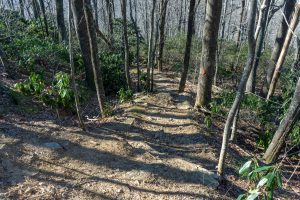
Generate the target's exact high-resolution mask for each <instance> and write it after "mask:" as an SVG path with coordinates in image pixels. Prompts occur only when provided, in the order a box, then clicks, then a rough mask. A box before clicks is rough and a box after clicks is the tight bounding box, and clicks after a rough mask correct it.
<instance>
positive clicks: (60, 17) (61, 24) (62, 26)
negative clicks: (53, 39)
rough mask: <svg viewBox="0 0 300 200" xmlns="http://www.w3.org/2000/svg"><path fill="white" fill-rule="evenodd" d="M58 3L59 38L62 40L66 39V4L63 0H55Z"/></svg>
mask: <svg viewBox="0 0 300 200" xmlns="http://www.w3.org/2000/svg"><path fill="white" fill-rule="evenodd" d="M55 3H56V4H55V5H56V23H57V28H58V38H59V41H60V42H65V41H66V39H67V38H66V37H67V34H66V27H65V19H64V4H63V1H62V0H55Z"/></svg>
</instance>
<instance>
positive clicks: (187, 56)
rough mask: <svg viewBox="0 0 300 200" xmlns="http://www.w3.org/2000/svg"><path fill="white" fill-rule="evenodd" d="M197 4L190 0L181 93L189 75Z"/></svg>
mask: <svg viewBox="0 0 300 200" xmlns="http://www.w3.org/2000/svg"><path fill="white" fill-rule="evenodd" d="M195 5H196V0H190V10H189V20H188V32H187V38H186V46H185V52H184V61H183V70H182V74H181V79H180V83H179V93H180V92H184V89H185V83H186V79H187V75H188V69H189V65H190V57H191V48H192V39H193V30H194V26H195V12H196V9H195Z"/></svg>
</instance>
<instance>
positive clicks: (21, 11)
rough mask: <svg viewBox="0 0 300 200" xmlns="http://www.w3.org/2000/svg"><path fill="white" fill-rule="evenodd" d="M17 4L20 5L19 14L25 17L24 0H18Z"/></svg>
mask: <svg viewBox="0 0 300 200" xmlns="http://www.w3.org/2000/svg"><path fill="white" fill-rule="evenodd" d="M19 6H20V15H21V17H23V18H25V12H24V1H23V0H19Z"/></svg>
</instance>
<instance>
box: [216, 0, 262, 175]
mask: <svg viewBox="0 0 300 200" xmlns="http://www.w3.org/2000/svg"><path fill="white" fill-rule="evenodd" d="M256 5H257V0H251V4H250V8H249V9H250V10H249V12H248V59H247V63H246V66H245V68H244V72H243V75H242V79H241V82H240V85H239V88H238V91H237V93H236V97H235V100H234V102H233V105H232V107H231V109H230V111H229V113H228V117H227V120H226V124H225V127H224V132H223V141H222V147H221V152H220V157H219V163H218V174H219V175H220V176H221V178H223V173H224V165H225V158H226V153H227V147H228V140H229V136H230V135H229V134H230V131H231V128H232V124H233V121H234V117H235V115H236V114H237V112H238V110H239V108H240V104H241V101H242V98H243V96H244V92H245V87H246V83H247V80H248V77H249V75H250V72H251V69H252V66H253V60H254V56H255V38H254V33H255V17H256Z"/></svg>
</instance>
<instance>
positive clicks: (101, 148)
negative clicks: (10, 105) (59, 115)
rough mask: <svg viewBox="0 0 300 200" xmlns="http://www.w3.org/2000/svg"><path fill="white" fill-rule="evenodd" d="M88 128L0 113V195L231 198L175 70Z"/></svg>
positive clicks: (51, 118) (41, 115) (189, 96)
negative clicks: (222, 190) (152, 89)
mask: <svg viewBox="0 0 300 200" xmlns="http://www.w3.org/2000/svg"><path fill="white" fill-rule="evenodd" d="M156 80H157V81H156V88H157V92H156V93H155V94H151V95H144V94H138V95H136V96H135V99H134V100H133V102H132V103H126V104H122V105H120V107H118V108H116V112H117V114H115V115H114V116H113V117H111V118H108V119H105V120H103V121H100V122H89V123H88V129H89V132H88V133H83V132H82V131H80V130H79V129H78V128H76V127H75V126H74V124H72V123H70V122H69V121H70V120H66V121H65V122H61V121H60V122H58V120H57V119H56V116H55V115H52V116H49V114H45V113H37V114H35V115H32V116H22V115H17V114H8V115H5V116H2V118H0V138H1V141H0V199H151V200H152V199H231V198H229V197H226V194H221V193H219V192H218V191H217V190H216V188H217V186H218V182H217V180H216V177H215V176H214V174H213V171H214V169H215V166H216V161H217V160H216V159H217V149H214V148H213V145H212V144H211V142H212V140H209V136H207V134H206V133H205V130H204V128H203V127H201V126H200V125H199V123H198V121H199V119H197V116H196V115H195V114H194V113H193V111H192V106H191V105H192V103H191V101H192V99H193V98H192V94H190V93H184V94H182V95H178V94H177V93H176V90H177V80H176V78H175V77H174V76H172V75H166V74H165V75H160V74H158V75H156Z"/></svg>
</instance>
